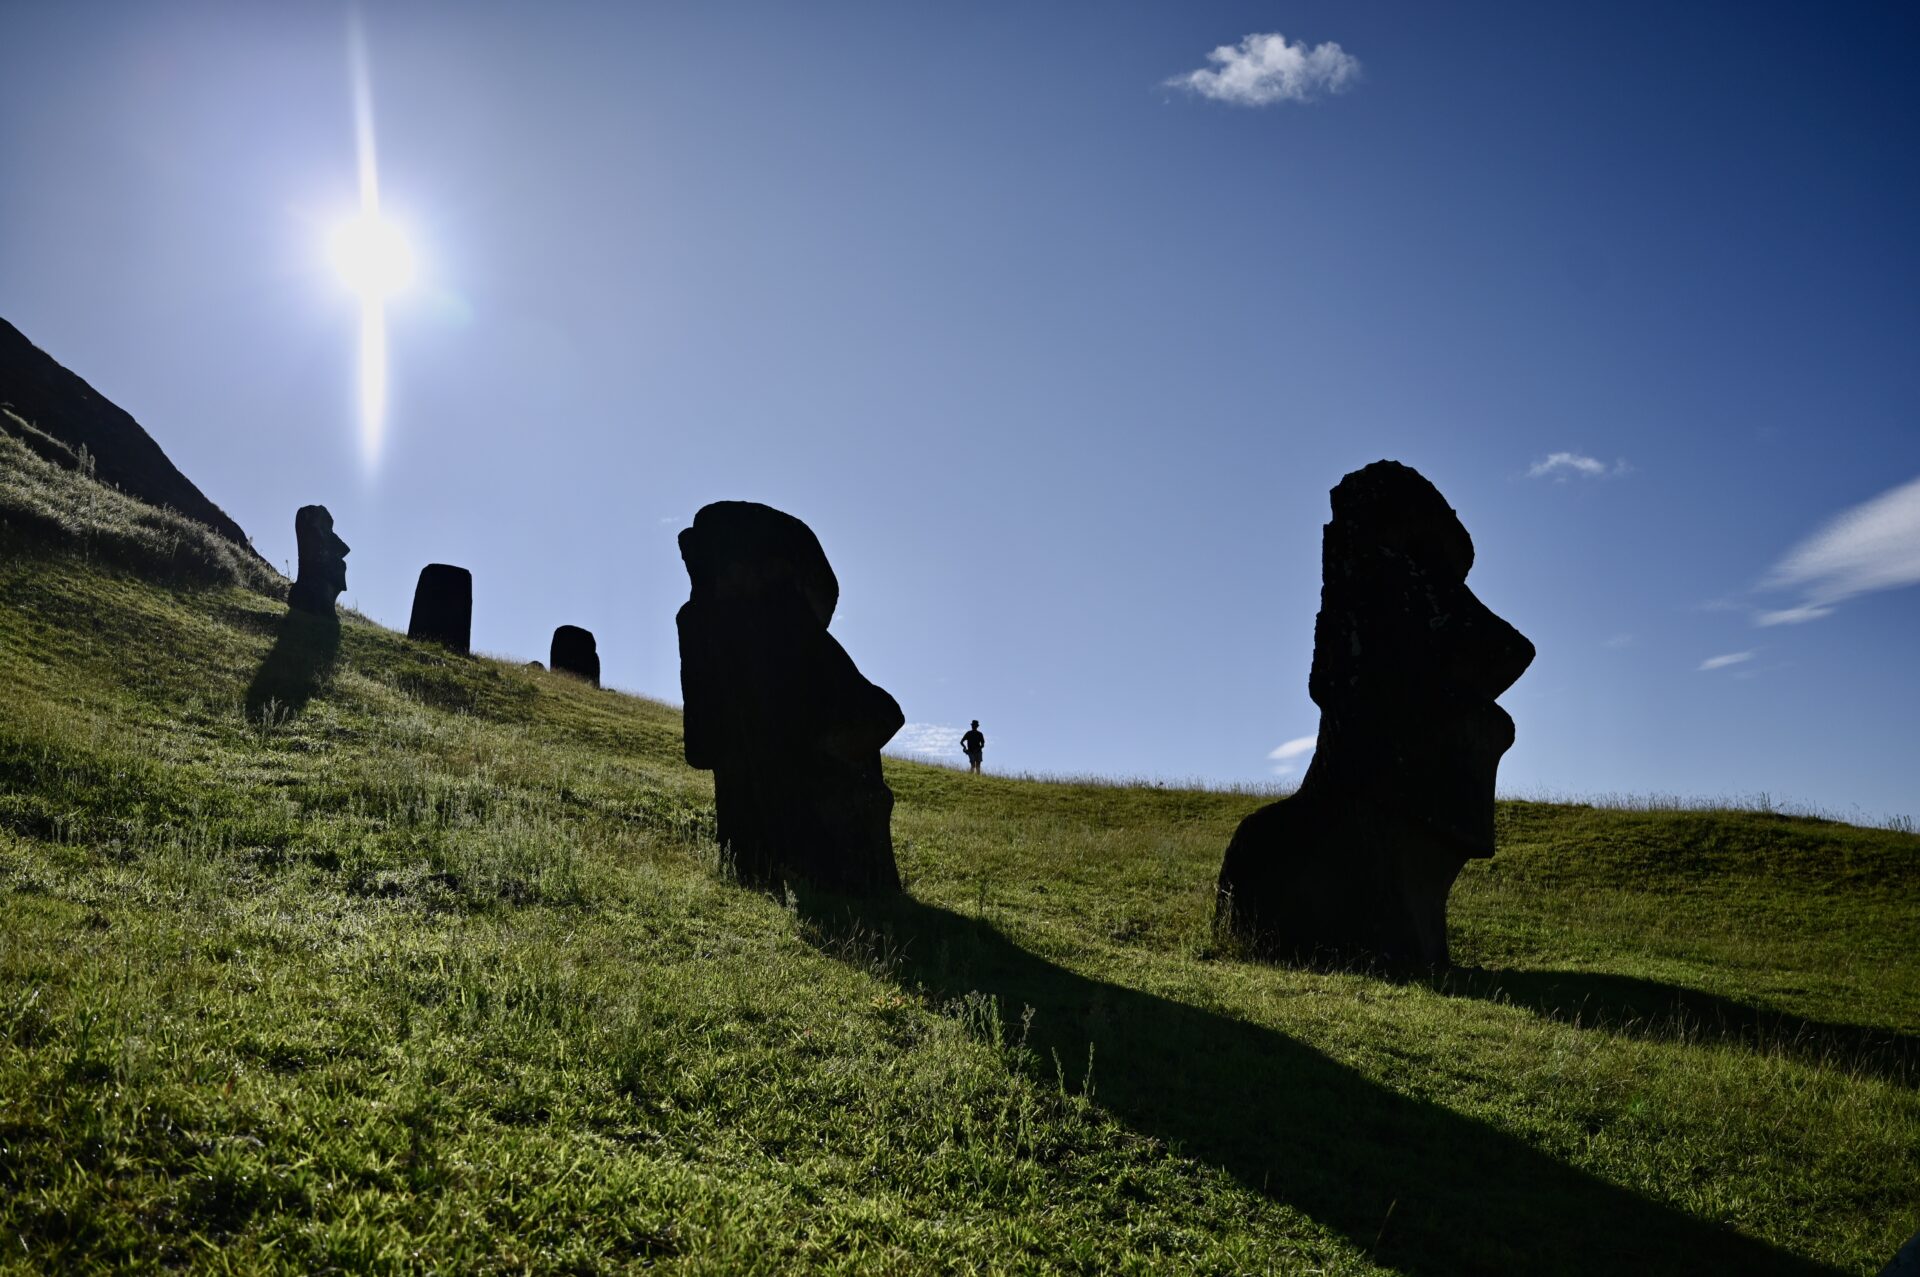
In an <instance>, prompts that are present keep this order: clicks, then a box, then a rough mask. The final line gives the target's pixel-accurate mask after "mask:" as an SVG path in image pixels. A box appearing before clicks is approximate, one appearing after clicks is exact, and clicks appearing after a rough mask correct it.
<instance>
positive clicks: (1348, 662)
mask: <svg viewBox="0 0 1920 1277" xmlns="http://www.w3.org/2000/svg"><path fill="white" fill-rule="evenodd" d="M1332 496H1333V521H1332V522H1331V523H1329V524H1327V525H1326V529H1325V533H1324V537H1323V540H1322V543H1321V572H1322V584H1321V591H1320V615H1319V617H1318V618H1317V619H1316V620H1315V621H1314V630H1313V672H1312V674H1311V676H1310V677H1309V679H1308V684H1307V688H1308V691H1309V693H1310V694H1311V695H1312V696H1313V700H1314V703H1315V704H1316V705H1318V706H1319V707H1320V735H1319V741H1318V745H1317V748H1316V752H1315V754H1314V757H1313V763H1312V765H1311V766H1310V767H1309V768H1308V769H1307V775H1306V778H1305V779H1304V780H1303V781H1302V782H1301V785H1300V789H1299V792H1298V793H1296V794H1295V795H1294V796H1292V797H1290V798H1286V799H1282V800H1281V801H1280V802H1277V803H1273V804H1271V805H1270V806H1267V807H1263V808H1261V809H1260V810H1259V811H1257V812H1255V813H1253V814H1252V815H1251V816H1249V817H1247V818H1246V820H1245V821H1243V822H1242V823H1241V825H1240V828H1239V829H1238V830H1237V831H1236V832H1235V833H1234V836H1233V841H1232V843H1231V844H1230V845H1229V846H1228V847H1227V854H1226V859H1225V862H1224V863H1223V864H1222V865H1221V868H1220V883H1219V891H1220V904H1219V921H1220V922H1221V924H1222V925H1223V926H1226V927H1228V928H1230V929H1231V930H1232V931H1234V932H1236V933H1238V934H1239V935H1240V936H1242V937H1244V938H1245V939H1247V940H1248V941H1249V942H1251V944H1252V945H1253V947H1254V948H1255V949H1256V950H1257V951H1259V952H1262V953H1264V954H1266V955H1268V956H1272V957H1279V958H1287V959H1295V960H1302V961H1320V960H1335V961H1361V962H1366V961H1374V962H1380V963H1383V964H1387V965H1439V964H1444V963H1446V961H1447V893H1448V892H1449V891H1450V890H1451V889H1452V887H1453V880H1454V878H1455V877H1456V876H1457V875H1458V874H1459V872H1460V870H1461V868H1462V866H1464V865H1465V864H1466V862H1467V861H1468V860H1470V859H1474V858H1476V857H1485V856H1491V855H1492V854H1493V784H1494V773H1495V771H1496V770H1497V769H1498V767H1499V765H1500V756H1501V755H1502V754H1504V753H1505V752H1506V751H1507V748H1508V747H1509V746H1510V745H1512V744H1513V720H1512V719H1511V718H1509V717H1508V716H1507V713H1506V711H1505V710H1503V709H1501V708H1500V707H1499V706H1498V705H1496V704H1495V703H1494V698H1495V697H1497V696H1499V695H1500V693H1502V692H1504V691H1505V690H1506V689H1507V688H1508V687H1510V686H1512V684H1513V682H1514V680H1515V679H1517V678H1519V677H1520V675H1521V673H1522V672H1523V671H1525V669H1526V668H1527V666H1528V664H1529V663H1531V662H1532V660H1533V644H1531V643H1529V642H1528V641H1527V639H1526V637H1525V636H1524V635H1522V634H1521V633H1520V632H1519V631H1518V630H1516V629H1514V628H1513V626H1511V625H1509V624H1507V623H1506V622H1505V621H1503V620H1501V619H1500V618H1499V617H1498V616H1495V615H1494V614H1493V613H1492V612H1491V611H1490V610H1488V608H1487V606H1486V605H1485V604H1483V603H1482V602H1480V600H1479V599H1477V598H1475V597H1474V594H1473V591H1472V590H1470V589H1468V588H1467V585H1466V578H1467V571H1468V569H1469V568H1471V567H1472V566H1473V541H1472V539H1471V538H1470V537H1468V535H1467V530H1466V529H1465V528H1464V527H1462V526H1461V524H1460V520H1459V518H1458V517H1456V516H1455V514H1454V512H1453V510H1452V509H1451V508H1450V507H1449V506H1448V505H1447V503H1446V499H1445V498H1444V497H1442V496H1441V495H1440V493H1439V491H1438V490H1437V489H1435V488H1434V486H1433V485H1432V484H1431V483H1429V482H1427V480H1426V479H1424V478H1422V477H1421V475H1420V474H1419V472H1418V471H1415V470H1413V469H1411V468H1409V467H1407V466H1403V465H1400V464H1398V463H1397V462H1392V461H1378V462H1375V463H1374V464H1373V465H1370V466H1368V467H1366V468H1365V469H1364V470H1359V471H1356V472H1354V473H1353V474H1350V475H1348V476H1347V477H1346V478H1344V479H1342V480H1341V481H1340V484H1339V486H1338V487H1336V488H1334V490H1333V494H1332Z"/></svg>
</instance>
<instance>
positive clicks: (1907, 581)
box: [1754, 479, 1920, 625]
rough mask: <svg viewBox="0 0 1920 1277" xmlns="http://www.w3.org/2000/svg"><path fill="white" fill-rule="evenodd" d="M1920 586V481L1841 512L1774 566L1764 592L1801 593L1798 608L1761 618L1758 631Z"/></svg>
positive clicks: (1822, 614) (1764, 613) (1816, 618)
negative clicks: (1882, 592)
mask: <svg viewBox="0 0 1920 1277" xmlns="http://www.w3.org/2000/svg"><path fill="white" fill-rule="evenodd" d="M1914 584H1920V479H1912V480H1909V481H1908V482H1906V483H1904V484H1901V485H1900V486H1899V487H1897V488H1894V489H1891V490H1890V491H1887V492H1883V493H1881V494H1880V495H1879V496H1877V497H1875V498H1873V500H1871V501H1864V502H1862V503H1861V504H1859V505H1857V506H1855V507H1853V508H1852V509H1851V510H1843V511H1841V512H1840V513H1839V514H1838V515H1836V516H1835V517H1834V518H1833V519H1831V520H1829V521H1828V523H1827V525H1826V526H1825V527H1824V528H1821V529H1820V530H1819V531H1818V532H1816V533H1814V534H1813V535H1812V536H1810V537H1808V538H1807V539H1806V540H1804V541H1802V542H1801V543H1800V544H1799V545H1797V546H1795V547H1794V548H1793V549H1792V551H1790V552H1789V553H1788V554H1787V556H1786V557H1785V558H1783V559H1781V560H1780V562H1778V563H1776V564H1774V567H1773V571H1772V572H1770V573H1768V574H1767V579H1766V580H1765V581H1763V582H1761V588H1762V589H1768V590H1796V589H1797V590H1799V591H1801V593H1802V594H1803V595H1804V598H1803V599H1802V601H1801V602H1800V603H1799V605H1798V606H1795V607H1789V608H1781V609H1779V610H1777V611H1771V612H1761V613H1759V614H1758V615H1757V616H1755V617H1754V623H1755V624H1757V625H1797V624H1800V623H1801V622H1804V621H1816V620H1819V619H1820V618H1821V617H1823V616H1830V615H1832V613H1833V610H1834V605H1835V604H1838V603H1843V602H1845V601H1846V600H1848V599H1850V598H1854V597H1855V596H1857V595H1861V594H1871V593H1874V592H1875V591H1878V590H1897V589H1899V588H1900V587H1902V586H1907V585H1914Z"/></svg>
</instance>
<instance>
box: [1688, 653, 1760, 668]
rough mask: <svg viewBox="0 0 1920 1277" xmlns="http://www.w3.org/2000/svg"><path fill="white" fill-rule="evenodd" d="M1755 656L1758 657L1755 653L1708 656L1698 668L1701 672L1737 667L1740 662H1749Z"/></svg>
mask: <svg viewBox="0 0 1920 1277" xmlns="http://www.w3.org/2000/svg"><path fill="white" fill-rule="evenodd" d="M1757 655H1759V653H1757V652H1728V653H1727V654H1726V655H1725V656H1709V657H1708V658H1707V659H1706V660H1704V661H1702V662H1700V668H1701V669H1703V670H1723V669H1725V668H1727V666H1729V665H1738V664H1740V663H1741V662H1742V661H1750V660H1752V659H1753V658H1754V657H1755V656H1757Z"/></svg>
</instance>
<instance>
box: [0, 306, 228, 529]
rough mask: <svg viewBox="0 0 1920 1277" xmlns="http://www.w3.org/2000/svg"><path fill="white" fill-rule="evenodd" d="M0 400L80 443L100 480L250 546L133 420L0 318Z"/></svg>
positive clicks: (68, 443)
mask: <svg viewBox="0 0 1920 1277" xmlns="http://www.w3.org/2000/svg"><path fill="white" fill-rule="evenodd" d="M0 404H5V405H11V406H12V408H13V410H14V412H15V413H17V414H19V416H20V417H22V418H23V419H25V420H27V421H29V422H32V423H33V424H34V425H35V426H36V427H38V428H39V429H40V430H41V431H43V432H45V433H46V434H47V435H49V436H51V437H52V438H54V439H56V440H58V441H59V442H61V443H63V444H65V445H66V446H67V447H69V448H72V449H73V450H75V451H76V452H77V451H78V450H79V449H80V448H82V447H84V448H86V450H87V452H88V454H89V455H90V456H91V457H92V458H93V459H94V474H95V476H96V477H98V478H99V479H101V480H102V481H104V482H106V483H110V484H112V485H113V486H114V487H116V488H118V489H120V490H121V491H122V492H124V493H126V494H127V495H129V496H132V497H138V498H139V499H140V500H142V501H145V502H146V503H147V504H149V505H156V506H165V507H168V508H171V509H173V510H176V511H178V512H179V513H181V514H184V515H186V516H187V517H188V518H190V519H194V520H197V521H199V522H201V523H204V524H206V525H207V526H208V527H210V528H212V529H213V530H214V531H215V532H218V533H219V534H220V535H221V536H223V537H225V538H227V539H228V540H229V541H232V542H233V543H234V544H235V545H239V546H242V547H244V548H246V549H247V550H248V552H249V553H254V551H253V548H252V546H251V545H249V544H248V542H247V534H246V533H245V532H244V531H243V530H242V529H241V527H240V525H239V524H237V523H235V522H234V521H233V520H232V519H231V518H229V517H228V516H227V512H226V511H224V510H222V509H221V508H220V507H219V506H217V505H215V504H214V503H213V502H211V501H209V500H208V499H207V496H206V494H205V493H203V492H201V491H200V489H198V488H196V487H194V486H193V481H192V480H191V479H189V478H187V476H185V475H184V474H181V473H180V471H179V469H178V468H177V467H176V466H175V465H174V464H173V462H171V461H169V460H168V459H167V454H166V453H165V452H163V451H161V449H160V445H159V444H157V443H155V442H154V441H153V436H151V435H149V434H148V433H147V432H146V431H145V430H144V429H143V428H142V427H141V425H140V423H139V422H137V421H135V420H134V419H133V418H132V417H131V416H130V415H128V413H127V412H126V411H125V410H124V409H122V408H120V407H118V406H117V405H115V404H114V403H113V401H112V400H110V399H108V398H107V397H106V396H105V395H103V394H101V393H100V392H99V391H97V390H95V389H94V388H93V387H92V386H89V385H88V384H87V383H86V382H85V381H83V380H82V379H81V378H80V377H78V376H76V375H75V374H74V373H72V372H70V371H68V370H67V369H66V368H64V367H62V366H61V364H60V363H59V361H57V360H56V359H54V357H53V356H51V355H49V354H48V353H47V352H46V351H44V350H41V349H40V348H39V347H38V346H36V345H34V344H33V343H32V342H30V341H28V340H27V338H26V335H25V334H24V333H22V332H21V331H20V330H19V329H18V328H15V327H14V326H13V325H12V324H10V323H8V322H7V321H6V320H4V319H0ZM255 557H256V558H257V557H259V556H258V554H257V553H255Z"/></svg>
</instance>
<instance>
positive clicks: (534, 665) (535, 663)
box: [527, 661, 547, 670]
mask: <svg viewBox="0 0 1920 1277" xmlns="http://www.w3.org/2000/svg"><path fill="white" fill-rule="evenodd" d="M527 668H528V669H530V670H543V669H545V668H547V667H546V666H544V665H542V664H541V663H540V662H538V661H528V662H527Z"/></svg>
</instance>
